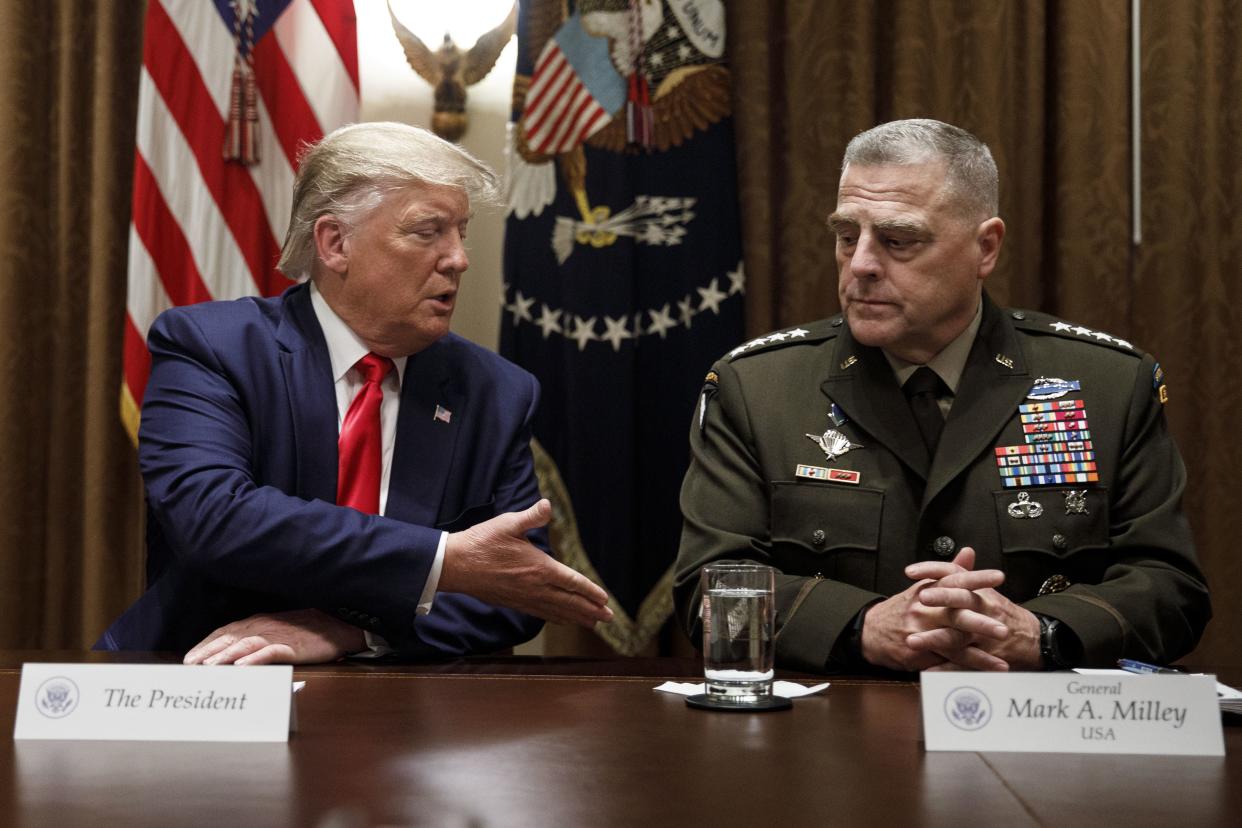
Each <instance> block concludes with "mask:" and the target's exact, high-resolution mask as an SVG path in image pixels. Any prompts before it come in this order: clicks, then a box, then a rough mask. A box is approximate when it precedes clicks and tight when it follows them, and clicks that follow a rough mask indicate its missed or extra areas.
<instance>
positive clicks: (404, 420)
mask: <svg viewBox="0 0 1242 828" xmlns="http://www.w3.org/2000/svg"><path fill="white" fill-rule="evenodd" d="M447 348H448V344H447V343H445V342H443V341H441V342H437V343H436V344H434V345H432V346H431V347H430V348H427V349H426V350H423V351H420V352H419V353H417V354H414V355H413V356H411V357H410V358H409V361H408V362H407V363H406V367H405V376H404V377H402V380H401V412H400V414H398V415H397V443H396V446H395V448H394V450H393V459H392V472H391V474H390V476H389V480H388V508H387V510H386V514H387V515H389V516H390V517H394V518H398V519H400V520H405V521H408V522H411V523H416V524H419V525H421V526H434V525H436V523H437V522H438V520H439V518H438V513H439V510H440V501H441V499H442V496H443V493H444V492H446V491H448V490H449V487H448V486H447V480H448V477H449V474H450V471H451V467H452V460H453V450H454V447H455V446H456V443H457V435H458V432H459V431H460V430H461V422H462V419H463V418H464V417H465V416H466V414H467V411H466V406H467V403H468V401H467V399H466V396H465V393H464V392H463V391H462V389H461V386H460V384H459V383H458V382H457V381H456V380H455V378H454V377H453V376H452V373H451V366H450V364H449V363H450V360H448V359H446V358H445V353H444V352H445V351H446V349H447ZM437 406H439V407H440V408H442V409H444V410H445V411H447V412H449V422H447V423H446V422H443V421H442V420H441V419H436V407H437Z"/></svg>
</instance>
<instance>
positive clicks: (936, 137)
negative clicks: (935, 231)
mask: <svg viewBox="0 0 1242 828" xmlns="http://www.w3.org/2000/svg"><path fill="white" fill-rule="evenodd" d="M929 161H944V162H945V164H946V167H947V169H946V171H945V185H946V186H947V187H948V188H949V192H950V194H951V195H952V196H953V200H954V201H955V202H956V204H957V206H958V207H959V208H960V210H961V212H962V213H963V214H965V215H967V216H969V217H970V218H972V219H974V218H976V217H977V218H979V219H985V218H991V217H992V216H995V215H996V214H997V213H998V212H999V210H1000V207H999V203H1000V197H999V191H1000V183H999V176H998V175H997V173H996V162H995V161H994V160H992V153H991V152H990V151H989V150H988V146H987V144H985V143H983V142H982V141H980V140H979V139H978V138H976V137H975V136H973V135H971V134H970V133H969V132H967V131H966V130H964V129H962V128H961V127H955V126H953V125H952V124H946V123H944V122H942V121H933V120H931V119H930V118H911V119H908V120H905V121H890V122H889V123H887V124H880V125H879V126H877V127H872V128H871V129H869V130H867V131H866V132H861V133H859V134H858V135H855V136H854V138H853V140H851V141H850V143H849V145H848V146H847V147H846V148H845V159H844V160H843V161H842V162H841V172H842V173H844V172H845V168H846V167H847V166H849V165H850V164H857V165H858V166H860V167H868V166H886V165H897V166H906V165H910V164H924V163H927V162H929Z"/></svg>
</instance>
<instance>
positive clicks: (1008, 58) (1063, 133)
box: [728, 0, 1242, 664]
mask: <svg viewBox="0 0 1242 828" xmlns="http://www.w3.org/2000/svg"><path fill="white" fill-rule="evenodd" d="M1139 19H1140V32H1141V50H1140V54H1141V58H1142V63H1141V67H1142V68H1141V83H1140V88H1141V90H1142V104H1141V113H1142V122H1141V124H1142V125H1141V139H1142V140H1141V153H1140V155H1141V158H1142V175H1141V179H1142V186H1141V194H1142V229H1143V241H1142V243H1141V244H1140V245H1137V246H1135V245H1132V243H1131V234H1132V221H1131V211H1132V201H1131V199H1132V196H1133V195H1134V187H1133V182H1132V180H1131V179H1132V174H1131V161H1132V151H1131V126H1130V118H1131V99H1130V94H1131V80H1130V75H1131V69H1130V67H1131V63H1130V58H1131V48H1130V47H1131V43H1130V41H1131V14H1130V4H1129V3H1128V2H1123V0H1060V2H1056V0H1050V2H1047V3H1036V2H1022V1H1021V0H877V2H869V3H858V2H855V0H770V2H766V3H742V2H734V3H731V4H730V5H729V21H728V23H729V36H730V44H731V45H730V48H731V50H732V51H731V55H730V60H731V63H732V65H733V68H734V75H733V77H734V111H735V113H736V131H737V135H738V159H739V160H738V166H739V182H740V187H741V194H740V195H741V201H742V205H743V207H742V209H743V216H744V221H743V228H744V230H743V233H744V249H745V255H746V273H747V295H746V299H747V327H748V332H749V333H750V334H751V335H758V334H759V333H762V332H764V331H767V330H771V329H773V328H776V327H781V326H786V325H791V324H794V323H796V322H801V321H806V320H808V319H814V318H818V317H822V316H826V315H829V314H832V313H835V312H836V311H837V310H839V305H838V303H837V299H836V275H835V265H834V262H833V253H832V248H833V237H832V234H831V233H829V232H828V231H827V229H826V228H825V226H824V218H825V217H826V216H827V214H828V213H829V212H831V209H832V207H833V206H834V204H835V202H836V185H837V179H838V177H839V167H840V161H841V155H842V152H843V151H844V149H845V144H846V143H847V142H848V141H849V139H850V138H851V137H852V136H853V135H855V134H856V133H858V132H860V131H862V130H863V129H866V128H868V127H870V126H873V125H874V124H876V123H880V122H883V121H888V120H892V119H895V118H911V117H931V118H938V119H940V120H943V121H948V122H950V123H954V124H958V125H959V126H962V127H965V128H966V129H969V130H970V131H971V132H973V133H975V134H976V135H978V136H979V137H980V138H982V139H983V140H984V141H986V142H987V143H988V145H989V146H990V147H991V148H992V151H993V153H994V155H995V156H996V161H997V165H998V167H999V168H1000V174H1001V216H1002V217H1003V218H1004V219H1005V222H1006V224H1007V226H1008V229H1009V232H1008V236H1007V238H1006V240H1005V248H1004V252H1003V254H1002V258H1001V263H1000V265H999V267H998V269H997V272H996V273H994V274H993V276H992V277H991V278H990V279H989V282H988V287H989V290H990V291H991V293H992V295H993V298H995V299H996V300H997V301H998V302H1000V303H1001V304H1008V305H1013V306H1019V307H1029V308H1036V309H1040V310H1044V311H1048V312H1051V313H1055V314H1058V315H1060V316H1062V317H1064V318H1067V319H1072V320H1074V321H1076V322H1079V323H1080V324H1083V325H1087V326H1089V327H1092V328H1096V329H1100V330H1105V331H1109V332H1112V333H1114V334H1116V335H1118V336H1121V337H1123V338H1125V339H1127V340H1129V341H1132V342H1135V343H1137V344H1139V346H1140V347H1143V348H1145V349H1147V350H1149V351H1151V352H1152V353H1154V354H1156V355H1157V357H1158V358H1159V359H1160V360H1161V363H1162V365H1163V366H1164V367H1165V369H1166V372H1167V374H1168V377H1169V380H1168V381H1169V387H1170V389H1171V394H1172V397H1171V400H1170V402H1169V406H1168V415H1169V420H1170V423H1171V424H1172V428H1173V431H1174V432H1175V434H1176V435H1177V438H1178V442H1179V444H1180V446H1181V448H1182V451H1183V453H1184V455H1185V458H1186V463H1187V466H1188V471H1189V475H1190V482H1189V486H1188V491H1187V497H1186V503H1185V505H1186V510H1187V512H1188V513H1189V516H1190V519H1191V523H1192V525H1193V526H1194V528H1195V530H1196V536H1197V540H1198V543H1199V551H1200V558H1201V561H1202V563H1203V565H1204V567H1205V569H1206V570H1207V574H1208V578H1209V582H1210V585H1211V587H1212V592H1213V602H1214V605H1215V608H1216V617H1215V619H1214V620H1213V622H1212V624H1211V626H1210V627H1209V628H1208V633H1207V636H1206V637H1205V639H1204V642H1203V643H1202V644H1201V645H1200V647H1199V649H1198V650H1197V651H1196V653H1195V654H1194V656H1193V657H1192V660H1193V661H1195V662H1198V663H1202V664H1231V663H1237V658H1238V657H1237V654H1236V653H1237V649H1238V647H1237V644H1238V642H1239V640H1240V638H1242V616H1239V614H1238V613H1237V612H1236V611H1233V610H1232V607H1233V606H1235V605H1236V604H1237V602H1238V600H1239V598H1240V597H1242V596H1239V593H1240V592H1242V562H1239V558H1238V556H1237V555H1236V554H1235V553H1234V550H1233V541H1234V539H1235V538H1237V537H1238V536H1239V534H1240V531H1239V530H1242V520H1240V518H1239V516H1240V515H1242V509H1238V508H1237V507H1236V506H1234V505H1232V504H1231V502H1230V501H1231V500H1232V498H1234V497H1235V493H1236V491H1237V488H1238V487H1237V486H1236V484H1235V482H1234V481H1235V480H1236V478H1237V476H1238V472H1237V470H1238V469H1239V468H1242V447H1240V445H1239V438H1238V434H1239V431H1240V429H1239V428H1238V426H1237V425H1235V424H1234V423H1233V421H1234V419H1235V418H1237V416H1238V412H1239V411H1242V404H1240V399H1239V398H1240V397H1242V393H1240V392H1239V391H1238V390H1237V388H1238V384H1237V381H1236V377H1237V376H1239V374H1240V373H1242V366H1240V365H1239V362H1240V361H1242V359H1240V357H1239V354H1240V353H1242V320H1240V319H1239V315H1240V313H1242V312H1240V310H1239V309H1240V308H1242V297H1239V296H1238V293H1239V292H1240V290H1242V279H1239V277H1238V276H1237V275H1236V273H1235V272H1234V270H1233V268H1234V266H1235V262H1237V261H1239V260H1240V259H1242V221H1238V220H1237V218H1236V215H1237V209H1238V208H1237V206H1236V205H1239V204H1242V165H1239V157H1240V155H1242V152H1240V150H1242V145H1240V143H1239V139H1238V138H1237V136H1238V135H1242V101H1240V100H1239V97H1238V94H1237V92H1236V91H1235V90H1237V89H1239V88H1242V57H1240V56H1239V49H1238V47H1239V44H1242V3H1239V2H1238V0H1197V2H1182V1H1181V0H1143V2H1142V4H1141V11H1140V15H1139ZM1234 300H1240V301H1234Z"/></svg>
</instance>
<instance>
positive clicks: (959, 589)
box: [676, 120, 1211, 671]
mask: <svg viewBox="0 0 1242 828" xmlns="http://www.w3.org/2000/svg"><path fill="white" fill-rule="evenodd" d="M996 213H997V174H996V165H995V163H994V162H993V160H992V156H991V153H990V152H989V151H988V149H987V147H986V146H985V145H984V144H982V143H981V142H980V141H979V140H978V139H977V138H975V137H974V136H973V135H971V134H970V133H968V132H966V131H964V130H961V129H959V128H957V127H954V126H950V125H948V124H943V123H940V122H938V121H928V120H915V121H897V122H893V123H889V124H883V125H881V126H878V127H875V128H874V129H871V130H868V131H867V132H864V133H862V134H861V135H858V136H857V137H855V138H854V140H853V141H851V142H850V145H849V147H848V148H847V150H846V154H845V160H844V163H843V165H842V175H841V183H840V189H839V191H838V199H837V208H836V210H835V211H834V212H833V214H832V215H831V216H830V217H829V226H830V227H831V228H832V230H833V231H834V232H835V233H836V235H837V243H836V258H837V265H838V268H839V295H840V300H841V307H842V310H843V313H842V315H840V316H836V317H833V318H831V319H827V320H823V321H820V322H815V323H811V324H807V325H805V326H800V327H797V328H793V329H789V330H784V331H778V332H776V333H773V334H771V335H768V336H764V337H760V338H759V339H756V340H753V341H751V342H748V343H745V344H744V345H742V346H740V347H738V348H736V349H734V350H733V351H732V352H730V353H729V354H728V355H726V356H725V357H724V358H723V359H721V360H720V361H719V362H718V363H717V364H716V365H715V366H714V367H713V368H712V371H711V372H710V373H709V374H708V375H707V382H706V384H705V385H704V388H703V393H702V396H701V397H700V400H699V406H698V408H697V410H696V412H695V416H694V422H693V425H692V427H691V436H690V443H691V453H692V459H691V464H690V468H689V470H688V472H687V474H686V478H685V482H684V484H683V487H682V495H681V505H682V511H683V514H684V517H685V526H684V530H683V534H682V541H681V550H680V555H679V558H678V564H677V585H676V599H677V607H678V612H679V615H680V618H681V621H682V624H683V626H684V628H685V629H686V631H687V632H688V633H689V634H690V635H691V637H692V640H695V641H697V640H699V635H700V619H699V606H700V599H701V596H700V594H699V570H700V568H701V567H703V566H704V565H705V564H708V563H711V562H713V561H722V560H739V559H747V560H753V561H758V562H762V563H766V564H770V565H771V566H773V567H775V568H776V570H777V572H778V575H777V587H776V589H777V596H776V605H777V640H776V661H777V664H778V665H781V666H784V667H788V668H793V669H801V670H810V671H825V670H844V669H856V668H859V667H862V666H864V665H868V664H869V665H875V666H878V667H882V668H888V669H894V670H922V669H929V668H931V669H936V668H953V667H964V668H973V669H991V670H1005V669H1015V670H1034V669H1056V668H1062V667H1067V666H1078V665H1094V666H1112V665H1113V663H1114V662H1115V660H1116V659H1117V658H1118V657H1121V656H1127V657H1132V658H1138V659H1144V660H1148V661H1156V662H1161V663H1167V662H1169V661H1172V660H1174V659H1176V658H1178V657H1180V656H1182V655H1185V654H1186V653H1187V652H1189V651H1190V650H1191V649H1192V648H1193V647H1194V646H1195V644H1196V643H1197V642H1198V640H1199V637H1200V635H1201V634H1202V632H1203V628H1204V626H1205V624H1206V623H1207V620H1208V618H1209V617H1210V616H1211V609H1210V605H1209V601H1208V594H1207V587H1206V585H1205V583H1204V578H1203V575H1202V573H1201V572H1200V570H1199V567H1198V564H1197V561H1196V558H1195V552H1194V543H1193V540H1192V538H1191V535H1190V529H1189V527H1188V525H1187V523H1186V520H1185V518H1184V516H1183V515H1182V512H1181V507H1180V501H1181V497H1182V491H1183V488H1184V485H1185V470H1184V467H1183V465H1182V461H1181V458H1180V456H1179V454H1178V452H1177V448H1176V446H1175V445H1174V444H1173V441H1172V439H1171V438H1170V436H1169V434H1168V430H1167V426H1166V423H1165V418H1164V414H1163V404H1164V401H1165V399H1166V397H1167V392H1166V390H1165V386H1164V382H1163V374H1162V372H1161V370H1160V367H1159V365H1158V364H1157V363H1156V362H1155V361H1154V360H1153V359H1152V357H1151V356H1149V355H1147V354H1144V353H1142V352H1140V351H1138V350H1136V349H1135V348H1134V347H1133V346H1131V345H1130V343H1128V342H1125V341H1122V340H1119V339H1117V338H1115V337H1112V336H1109V335H1108V334H1105V333H1102V332H1099V331H1093V330H1091V329H1089V328H1085V327H1082V326H1076V325H1070V324H1068V323H1066V322H1062V321H1060V320H1058V319H1055V318H1052V317H1049V316H1046V315H1044V314H1039V313H1034V312H1031V311H1017V310H1013V311H1006V310H1002V309H1000V308H998V307H997V306H996V305H995V304H993V303H992V302H991V300H990V299H989V298H988V297H987V295H986V293H984V291H983V280H984V279H985V278H986V277H987V276H988V275H989V274H990V273H991V272H992V270H993V268H994V267H995V265H996V259H997V256H998V254H999V253H1000V248H1001V243H1002V241H1003V240H1004V235H1005V225H1004V223H1003V222H1002V221H1001V219H1000V218H998V217H997V216H996Z"/></svg>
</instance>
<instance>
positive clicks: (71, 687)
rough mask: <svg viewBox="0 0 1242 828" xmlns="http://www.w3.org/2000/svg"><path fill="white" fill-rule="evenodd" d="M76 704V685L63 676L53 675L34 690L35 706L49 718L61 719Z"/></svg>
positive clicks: (72, 709)
mask: <svg viewBox="0 0 1242 828" xmlns="http://www.w3.org/2000/svg"><path fill="white" fill-rule="evenodd" d="M77 706H78V686H77V685H76V684H74V683H73V682H72V681H70V680H69V679H67V678H65V677H64V676H55V677H53V678H50V679H48V680H47V681H45V682H43V683H42V684H40V685H39V689H38V690H37V691H35V707H37V708H38V709H39V712H40V713H42V714H43V715H44V716H47V717H48V718H49V719H63V718H64V717H65V716H68V715H69V714H70V713H72V712H73V711H74V709H76V708H77Z"/></svg>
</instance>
